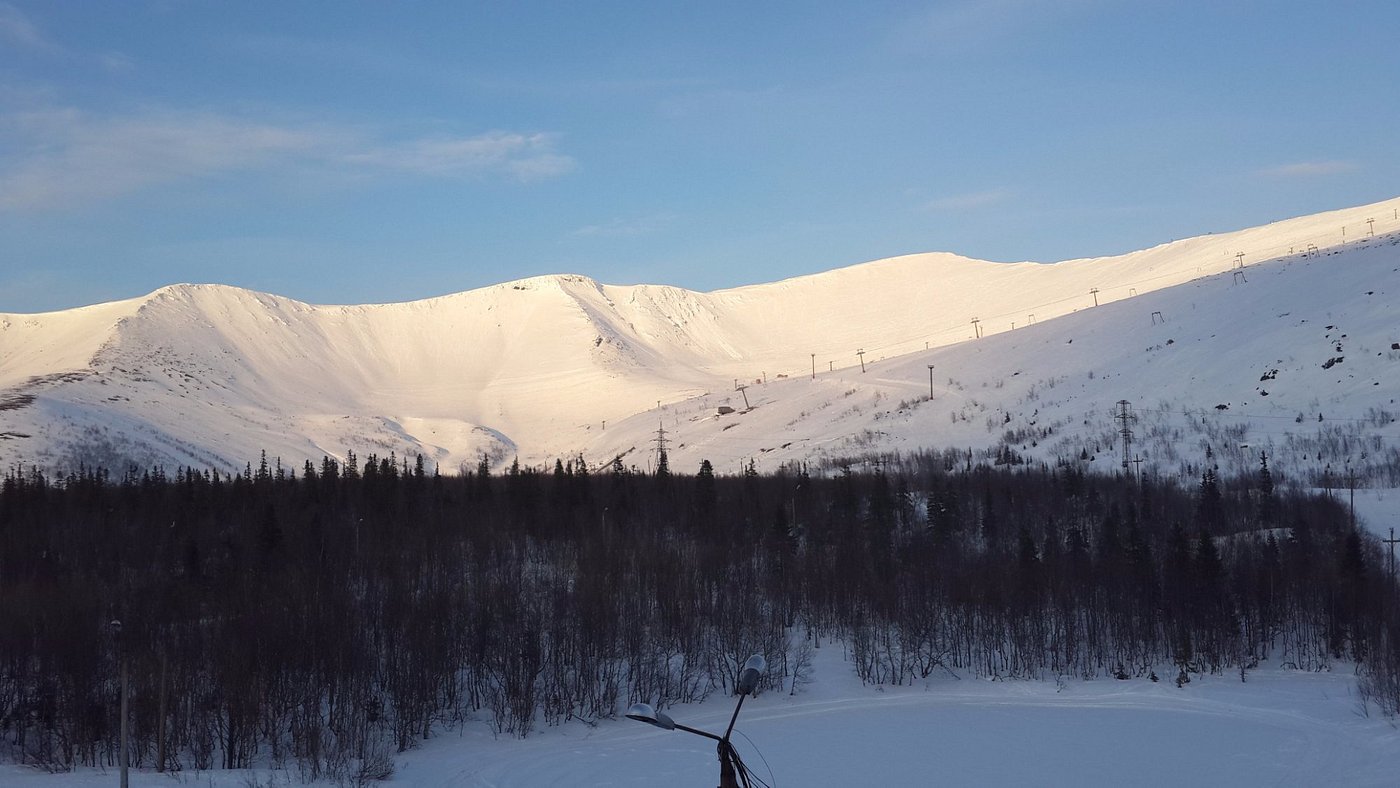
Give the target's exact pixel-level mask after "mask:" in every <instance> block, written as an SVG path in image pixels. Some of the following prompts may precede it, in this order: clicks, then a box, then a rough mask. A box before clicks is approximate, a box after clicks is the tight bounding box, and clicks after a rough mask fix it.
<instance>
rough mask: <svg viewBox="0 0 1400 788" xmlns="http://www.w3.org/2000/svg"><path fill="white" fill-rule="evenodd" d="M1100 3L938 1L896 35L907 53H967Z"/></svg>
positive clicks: (1092, 0)
mask: <svg viewBox="0 0 1400 788" xmlns="http://www.w3.org/2000/svg"><path fill="white" fill-rule="evenodd" d="M1099 1H1100V0H953V1H952V2H946V1H945V2H938V3H934V4H933V5H932V6H931V7H928V8H927V9H925V10H921V11H920V12H919V13H918V14H916V15H914V16H913V17H910V18H906V19H904V20H902V22H901V24H900V26H899V27H898V29H897V30H896V31H895V32H894V34H893V41H894V45H895V47H896V49H898V50H901V51H905V52H928V51H930V50H932V51H942V52H958V53H962V52H967V51H973V50H978V49H980V48H981V47H983V46H985V45H986V44H987V43H989V42H992V41H996V40H1000V39H1005V38H1007V37H1008V36H1011V35H1015V34H1019V33H1021V32H1022V31H1025V30H1035V29H1036V28H1037V27H1039V26H1041V25H1044V24H1046V23H1047V22H1048V21H1051V20H1053V19H1055V18H1057V17H1059V16H1063V15H1066V14H1070V13H1075V12H1078V11H1079V10H1081V9H1083V8H1088V7H1092V6H1094V5H1097V4H1099Z"/></svg>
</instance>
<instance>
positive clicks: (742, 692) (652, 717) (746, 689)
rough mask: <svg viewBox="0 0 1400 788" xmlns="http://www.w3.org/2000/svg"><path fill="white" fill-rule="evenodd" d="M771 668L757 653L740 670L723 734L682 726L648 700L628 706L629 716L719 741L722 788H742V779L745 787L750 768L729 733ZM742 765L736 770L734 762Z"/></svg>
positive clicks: (665, 728)
mask: <svg viewBox="0 0 1400 788" xmlns="http://www.w3.org/2000/svg"><path fill="white" fill-rule="evenodd" d="M767 669H768V661H767V660H765V659H764V658H763V655H762V654H754V655H753V656H752V657H749V658H748V660H747V661H745V662H744V667H743V669H742V670H740V671H739V680H738V681H737V682H735V687H734V688H735V690H737V691H738V693H739V702H738V703H736V704H735V705H734V714H733V716H731V717H730V718H729V727H728V728H725V729H724V735H723V736H716V735H715V734H713V733H710V732H709V731H702V730H700V729H699V728H691V727H689V726H687V725H682V724H680V723H679V722H676V721H675V720H673V719H671V717H670V715H668V714H666V713H665V712H660V711H657V710H656V709H653V708H652V707H651V704H649V703H634V704H632V706H631V707H630V708H628V709H627V719H629V720H636V721H638V722H645V723H646V724H648V725H655V726H656V727H658V728H660V729H662V730H665V731H685V732H686V733H693V734H695V735H696V736H704V737H705V738H707V739H713V740H715V741H716V742H718V744H716V745H715V749H716V750H717V751H718V753H719V788H739V786H740V783H739V780H740V779H742V780H743V785H744V788H748V786H749V775H748V769H746V768H744V762H743V760H741V759H740V758H739V754H738V753H736V752H735V751H734V745H732V744H730V743H729V734H731V733H733V732H734V722H735V721H736V720H738V719H739V709H741V708H743V707H744V698H745V697H746V696H748V695H752V694H753V692H754V690H755V689H757V688H758V680H759V679H760V678H762V676H763V672H764V671H765V670H767ZM736 763H737V764H738V766H739V768H738V770H737V771H736V769H735V764H736Z"/></svg>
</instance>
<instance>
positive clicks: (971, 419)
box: [0, 199, 1400, 471]
mask: <svg viewBox="0 0 1400 788" xmlns="http://www.w3.org/2000/svg"><path fill="white" fill-rule="evenodd" d="M1398 213H1400V199H1397V200H1391V201H1387V202H1384V203H1378V204H1375V205H1369V206H1364V207H1360V208H1353V209H1347V210H1343V211H1335V212H1331V213H1326V214H1319V215H1316V216H1310V217H1304V218H1300V219H1292V220H1288V221H1283V222H1277V223H1275V224H1271V225H1267V226H1264V227H1259V228H1254V229H1249V230H1243V231H1240V232H1233V233H1225V234H1215V235H1207V236H1202V237H1199V238H1193V239H1188V240H1183V241H1176V242H1173V243H1169V244H1164V245H1162V246H1158V247H1155V248H1153V249H1148V250H1145V251H1141V252H1135V253H1131V254H1127V255H1121V256H1117V257H1108V258H1095V259H1084V260H1071V261H1065V262H1060V263H1054V264H1042V263H990V262H984V261H977V260H969V259H966V258H962V257H958V256H955V255H950V254H926V255H912V256H907V257H900V258H893V259H889V260H880V261H875V262H872V263H866V264H863V265H857V266H852V267H849V268H843V269H837V270H834V271H828V272H825V273H821V274H816V275H813V276H806V277H798V278H794V279H788V280H784V281H780V282H775V283H771V284H765V285H756V286H751V287H743V288H736V289H731V290H722V291H716V292H712V293H696V292H691V291H687V290H683V289H680V288H674V287H664V286H653V285H639V286H628V287H621V286H611V285H601V284H598V283H596V282H594V281H592V280H590V279H588V278H586V277H581V276H546V277H536V278H532V279H525V280H520V281H517V282H511V283H506V284H502V285H496V286H493V287H488V288H483V289H480V290H474V291H470V292H466V293H459V294H456V295H451V296H445V297H442V298H435V299H429V300H425V301H417V302H411V303H401V304H379V305H365V306H313V305H309V304H304V303H301V302H297V301H293V300H290V299H286V298H282V297H278V296H274V295H268V294H263V293H255V292H250V291H246V290H241V289H237V288H232V287H225V286H217V285H176V286H172V287H167V288H162V289H161V290H158V291H156V292H154V293H152V294H150V295H148V296H145V297H143V298H138V299H132V300H128V301H120V302H115V303H111V304H102V305H98V306H93V307H86V308H83V309H75V310H68V311H64V312H56V313H47V314H10V315H0V465H4V466H13V465H15V464H26V465H28V464H36V465H39V466H42V467H47V468H50V469H57V470H62V469H69V468H72V467H74V466H76V465H77V464H78V463H80V462H85V463H88V464H93V463H98V464H103V465H107V466H109V467H123V466H125V465H127V464H132V463H134V464H136V465H141V466H145V465H151V464H163V465H165V466H167V467H171V466H175V465H184V464H192V465H196V466H200V467H203V466H214V467H219V468H225V469H229V468H241V467H243V465H244V464H245V463H246V462H248V461H250V460H253V461H256V459H257V457H258V454H259V452H260V451H262V450H266V451H267V453H268V455H269V457H280V458H281V460H282V461H283V462H284V463H286V464H291V465H294V466H299V465H300V464H301V462H302V461H303V460H305V459H308V458H309V459H313V460H319V459H320V457H321V456H322V455H331V456H343V455H344V454H345V452H346V451H347V450H351V451H355V452H356V453H358V454H360V455H362V456H363V455H365V454H368V453H376V454H380V455H387V454H389V453H390V452H395V453H397V454H399V455H400V456H404V455H412V454H414V453H419V452H421V453H422V454H424V455H425V457H426V458H427V459H428V461H429V462H430V463H438V464H440V465H441V466H442V467H443V468H444V469H445V470H449V471H451V470H456V469H457V468H458V467H459V466H460V465H461V464H463V463H466V464H475V463H476V462H477V460H478V459H479V458H480V457H481V456H482V455H483V454H485V455H487V456H489V457H490V458H491V459H492V460H493V461H496V462H501V461H507V462H508V461H509V459H510V458H511V457H514V456H519V457H520V459H521V461H522V462H527V463H529V462H543V461H548V460H552V459H553V458H555V457H560V456H572V455H574V454H576V453H580V452H582V453H584V454H585V456H586V457H587V458H588V459H589V460H590V461H591V462H600V461H607V460H610V459H611V457H612V456H613V455H615V454H617V453H626V454H627V457H628V459H627V461H628V462H629V463H636V464H638V465H639V466H645V465H646V464H647V463H648V462H650V459H649V458H650V457H651V456H652V453H651V451H650V447H651V444H650V443H649V441H650V439H652V438H653V437H654V433H655V431H656V430H657V428H658V426H664V427H665V428H666V429H667V430H669V431H670V434H669V435H668V438H669V440H670V441H671V446H672V461H673V464H674V465H675V466H676V467H678V468H686V469H688V468H689V466H690V465H692V464H695V463H698V461H699V459H700V458H702V457H703V458H709V459H711V460H712V461H714V462H715V463H716V464H717V466H718V467H719V468H720V470H722V471H725V470H735V469H736V468H737V467H738V464H739V463H742V462H747V461H748V460H749V459H750V458H752V459H753V460H754V461H755V462H756V463H757V464H758V465H759V466H760V467H766V466H772V465H775V464H777V463H780V462H785V461H789V460H802V459H814V458H815V459H836V458H839V457H845V456H852V455H859V454H861V453H863V452H868V451H882V450H889V449H897V450H911V449H916V448H921V447H942V446H952V447H967V448H973V449H977V450H984V449H987V448H989V447H995V446H997V445H998V444H1001V443H1005V444H1006V445H1007V446H1010V447H1013V448H1014V449H1015V450H1016V451H1017V452H1018V453H1022V454H1024V455H1026V456H1029V457H1033V458H1038V459H1052V458H1055V457H1063V456H1069V455H1073V456H1075V457H1079V456H1080V455H1081V454H1083V455H1085V456H1093V457H1094V458H1095V461H1100V462H1105V463H1112V462H1117V461H1118V459H1117V458H1116V456H1114V455H1113V451H1114V446H1115V445H1116V444H1115V436H1114V429H1115V427H1116V426H1117V425H1116V423H1115V422H1114V421H1113V419H1112V410H1113V408H1114V407H1115V406H1114V403H1115V402H1117V401H1118V400H1128V401H1130V402H1132V403H1133V406H1134V408H1135V413H1136V415H1137V417H1138V421H1137V422H1135V427H1134V429H1135V430H1137V431H1138V433H1139V437H1140V440H1139V443H1138V444H1137V449H1138V451H1139V452H1141V454H1142V456H1143V457H1144V460H1145V461H1146V462H1148V463H1153V464H1159V465H1161V464H1165V465H1171V464H1173V463H1177V464H1180V463H1185V462H1188V461H1190V460H1192V459H1193V458H1194V453H1195V452H1196V451H1197V450H1198V447H1199V444H1200V443H1201V442H1202V441H1206V442H1212V443H1214V444H1217V445H1216V446H1215V447H1216V448H1217V449H1218V450H1219V449H1221V448H1222V447H1223V446H1224V444H1229V448H1230V451H1232V452H1233V454H1234V456H1235V460H1236V461H1237V462H1241V463H1247V457H1246V455H1247V454H1249V453H1250V451H1252V449H1250V451H1246V448H1248V447H1245V448H1241V447H1242V446H1243V445H1244V444H1248V443H1249V441H1250V440H1255V441H1256V442H1259V441H1261V440H1263V441H1265V442H1267V441H1269V440H1272V441H1273V442H1274V443H1273V444H1271V445H1274V446H1276V447H1282V446H1283V445H1284V443H1285V442H1286V441H1287V440H1288V438H1287V434H1288V433H1289V432H1290V431H1291V432H1297V433H1299V434H1300V435H1301V434H1302V433H1303V432H1304V431H1306V432H1307V434H1308V435H1313V436H1314V438H1309V439H1308V440H1314V441H1317V440H1323V439H1325V438H1326V435H1325V434H1324V433H1325V431H1327V430H1331V431H1333V432H1343V433H1345V434H1346V436H1347V437H1348V439H1349V440H1361V441H1363V442H1364V441H1371V442H1369V443H1366V445H1367V446H1368V447H1372V448H1371V449H1370V453H1371V456H1372V457H1373V458H1374V457H1375V456H1378V455H1377V453H1378V452H1379V453H1380V454H1383V453H1384V452H1385V450H1386V449H1388V447H1389V446H1390V445H1391V444H1392V443H1393V439H1394V438H1395V431H1394V428H1393V427H1390V426H1389V424H1390V422H1388V421H1386V420H1385V417H1384V416H1382V415H1381V414H1380V413H1377V412H1375V411H1385V410H1386V405H1387V403H1388V401H1389V399H1390V397H1392V396H1395V395H1396V394H1397V393H1398V392H1397V389H1400V376H1397V373H1400V361H1397V358H1400V351H1392V350H1391V343H1393V342H1397V341H1400V336H1393V337H1392V336H1391V334H1395V333H1396V330H1395V327H1394V326H1395V321H1394V319H1393V315H1395V314H1400V304H1397V303H1396V300H1395V283H1396V281H1397V279H1396V274H1395V271H1396V268H1397V267H1400V247H1397V246H1396V245H1395V239H1396V237H1397V236H1396V235H1395V233H1397V232H1400V220H1397V219H1396V218H1395V216H1396V215H1397V214H1398ZM1368 219H1373V220H1374V221H1373V222H1370V223H1368V221H1367V220H1368ZM1343 228H1345V238H1346V239H1347V240H1348V242H1347V243H1346V244H1343ZM1371 233H1374V236H1372V235H1371ZM1241 253H1242V254H1241ZM1241 266H1243V269H1242V270H1239V269H1240V267H1241ZM1096 301H1097V303H1098V306H1097V307H1096V306H1095V302H1096ZM1153 312H1160V313H1161V314H1160V315H1158V316H1153V315H1152V313H1153ZM973 318H977V323H976V324H975V325H974V323H973ZM1329 325H1331V326H1335V328H1330V329H1329V328H1326V326H1329ZM977 333H980V334H982V338H980V339H974V335H975V334H977ZM1343 334H1345V336H1342V335H1343ZM925 347H928V348H931V350H928V351H925ZM1338 347H1340V349H1337V348H1338ZM860 350H863V351H865V352H864V354H863V356H864V361H865V364H866V366H867V368H868V372H865V373H862V372H861V367H860V362H861V357H860V356H858V355H857V351H860ZM1336 357H1343V358H1344V360H1343V361H1341V362H1333V364H1331V365H1329V366H1328V367H1327V368H1326V369H1324V368H1323V366H1322V365H1323V364H1325V363H1326V362H1327V361H1328V360H1329V359H1333V358H1336ZM928 364H934V365H935V367H936V369H935V374H934V378H935V381H934V382H935V386H934V392H933V398H932V399H931V400H929V399H928V397H929V375H928V369H927V365H928ZM1275 368H1276V369H1277V372H1272V373H1271V370H1274V369H1275ZM814 369H815V372H816V375H815V380H813V379H811V377H812V373H813V370H814ZM1270 375H1272V376H1270ZM1265 376H1267V377H1266V379H1265V380H1260V378H1261V377H1265ZM736 380H737V381H738V382H740V383H747V384H749V385H750V388H748V389H746V390H745V391H744V392H735V391H734V384H735V382H736ZM756 382H757V383H756ZM1264 391H1267V394H1265V393H1263V392H1264ZM745 396H747V398H748V400H749V403H750V404H752V405H753V406H754V408H753V409H752V410H750V411H748V412H745V410H746V407H745V403H744V397H745ZM658 403H660V408H659V410H658ZM720 405H728V406H731V407H736V408H737V409H738V411H739V412H738V413H736V414H731V415H728V416H724V417H718V416H716V415H715V411H716V408H718V406H720ZM901 405H902V407H901ZM1217 405H1226V406H1227V408H1221V409H1217V408H1216V406H1217ZM1392 410H1393V408H1392ZM1188 411H1190V413H1188ZM1197 411H1199V412H1197ZM1300 414H1301V415H1302V416H1303V417H1304V419H1303V421H1302V422H1300V421H1297V420H1296V419H1297V417H1298V416H1299V415H1300ZM1318 416H1321V417H1322V420H1321V421H1318V420H1317V417H1318ZM1363 422H1364V424H1363ZM1241 425H1242V426H1241ZM1265 427H1267V428H1268V429H1264V428H1265ZM1241 430H1243V432H1241ZM1373 437H1374V438H1375V439H1376V440H1378V441H1379V442H1375V441H1373V440H1372V438H1373ZM1299 440H1303V439H1301V438H1300V439H1299ZM1303 446H1304V443H1296V445H1294V446H1293V454H1295V455H1296V456H1297V457H1298V458H1299V459H1298V462H1300V463H1303V464H1304V465H1305V466H1306V465H1307V464H1308V463H1312V462H1313V460H1314V459H1316V458H1317V457H1320V456H1324V454H1325V452H1320V450H1319V446H1320V445H1319V446H1314V445H1313V444H1307V446H1310V447H1312V448H1310V449H1308V450H1307V451H1305V450H1304V448H1301V447H1303ZM1321 448H1322V449H1325V447H1321ZM1350 448H1351V449H1352V453H1353V454H1358V452H1357V451H1356V450H1355V447H1350ZM1304 454H1309V458H1308V459H1307V460H1303V459H1302V457H1303V455H1304ZM1356 461H1357V462H1361V461H1362V460H1360V459H1359V458H1358V459H1357V460H1356Z"/></svg>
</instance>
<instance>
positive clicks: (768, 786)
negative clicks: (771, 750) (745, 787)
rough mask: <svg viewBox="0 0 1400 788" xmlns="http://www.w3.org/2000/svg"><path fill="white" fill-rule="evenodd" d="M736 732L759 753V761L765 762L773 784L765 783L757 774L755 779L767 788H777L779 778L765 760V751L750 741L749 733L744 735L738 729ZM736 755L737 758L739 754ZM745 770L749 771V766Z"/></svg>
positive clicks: (736, 752)
mask: <svg viewBox="0 0 1400 788" xmlns="http://www.w3.org/2000/svg"><path fill="white" fill-rule="evenodd" d="M734 732H735V733H737V734H739V735H740V736H743V737H744V741H746V742H748V743H749V746H750V747H752V748H753V751H754V752H756V753H758V759H759V760H761V761H763V767H764V768H765V769H767V770H768V779H770V780H772V781H773V782H772V783H766V782H764V781H763V778H762V777H759V776H758V775H756V774H755V775H753V778H754V779H755V780H757V781H758V782H759V784H761V785H763V786H765V787H766V788H777V785H778V778H777V776H776V775H774V774H773V767H772V766H769V765H768V759H767V758H765V757H763V750H760V749H758V745H757V744H754V743H753V739H750V738H749V735H748V734H747V733H744V732H743V731H741V730H738V729H737V728H736V729H735V731H734ZM735 754H736V756H737V754H738V751H737V750H736V751H735ZM744 769H745V770H747V769H748V766H745V767H744Z"/></svg>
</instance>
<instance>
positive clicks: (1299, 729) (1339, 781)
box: [0, 644, 1400, 788]
mask: <svg viewBox="0 0 1400 788" xmlns="http://www.w3.org/2000/svg"><path fill="white" fill-rule="evenodd" d="M814 664H815V673H814V675H813V682H812V683H811V684H808V685H806V686H805V687H802V688H801V689H800V690H799V692H798V694H797V695H796V696H791V695H788V694H787V693H786V692H768V693H765V694H763V695H761V696H759V697H757V698H754V699H751V700H749V701H747V702H746V703H745V706H744V709H743V712H742V713H741V715H740V718H739V725H738V726H737V729H738V730H740V731H742V732H743V734H745V735H744V736H740V735H738V734H736V735H735V737H734V738H735V740H736V743H737V747H738V749H739V752H740V754H741V756H742V757H743V758H744V760H745V761H746V762H747V763H748V765H749V767H750V769H752V770H753V772H754V773H755V774H756V775H758V776H760V777H762V778H763V779H765V780H767V781H768V782H769V783H771V784H774V785H777V786H811V785H843V786H853V785H870V786H873V785H887V786H902V785H908V786H924V785H1066V786H1070V785H1073V786H1081V785H1103V786H1123V785H1191V786H1206V785H1220V786H1227V785H1228V786H1244V785H1395V784H1396V780H1397V775H1398V774H1400V728H1397V726H1396V724H1395V722H1394V721H1392V720H1387V719H1385V718H1383V717H1380V716H1379V715H1378V714H1376V713H1375V712H1374V709H1372V710H1371V714H1370V715H1368V714H1367V712H1366V710H1365V708H1364V707H1363V705H1362V704H1361V703H1360V702H1359V700H1358V698H1357V696H1356V691H1355V683H1356V680H1355V676H1354V675H1353V674H1352V673H1351V671H1350V669H1349V668H1343V667H1339V668H1338V670H1337V672H1334V673H1312V674H1309V673H1297V672H1293V671H1286V670H1279V669H1277V668H1275V667H1263V668H1261V669H1259V670H1257V671H1253V672H1251V673H1250V674H1249V675H1248V681H1247V682H1246V683H1243V684H1242V683H1240V679H1239V675H1238V674H1233V675H1231V674H1227V675H1224V676H1205V677H1202V676H1196V677H1195V678H1194V680H1193V681H1192V682H1191V683H1190V684H1189V685H1187V686H1186V687H1185V688H1184V689H1178V688H1177V687H1176V686H1175V684H1174V683H1173V682H1171V681H1169V680H1167V677H1165V675H1164V678H1163V680H1162V681H1161V682H1158V683H1155V684H1154V683H1152V682H1150V681H1148V680H1146V679H1134V680H1129V681H1113V680H1096V681H1089V682H1084V681H1078V680H1067V681H1066V682H1064V683H1063V684H1062V685H1057V683H1056V682H1055V681H1044V682H1024V681H1010V682H990V681H982V680H976V679H972V678H964V679H962V680H958V679H955V678H953V677H951V676H947V675H944V676H940V677H936V678H933V679H932V680H930V681H928V682H927V683H923V684H918V685H915V686H912V687H893V688H890V687H886V688H883V689H882V688H877V687H862V686H861V685H860V683H859V682H858V681H857V680H856V679H855V678H854V676H853V675H852V673H851V671H850V669H849V668H848V667H847V666H846V665H845V663H844V661H843V655H842V653H841V649H840V645H839V644H828V645H827V646H826V647H825V648H823V649H821V650H820V651H819V652H817V656H816V659H815V663H814ZM732 709H733V704H732V703H731V702H730V700H729V699H727V698H720V697H716V698H712V699H711V700H710V701H708V702H706V703H703V704H697V705H692V706H681V707H676V708H674V709H671V710H670V711H671V713H672V716H674V717H675V718H676V720H677V721H678V722H681V723H682V724H687V725H690V726H692V727H698V728H702V729H707V730H716V731H722V730H723V728H724V725H725V724H726V722H727V721H728V718H729V714H730V712H731V711H732ZM746 737H747V738H746ZM760 751H761V753H762V756H760V754H759V752H760ZM765 759H766V761H767V765H765V763H764V760H765ZM770 767H771V776H770V772H769V769H770ZM116 776H117V775H116V770H115V769H113V770H108V771H107V772H105V773H103V772H96V771H91V770H88V771H81V772H78V773H75V774H68V775H46V774H41V773H37V772H34V771H32V770H27V769H22V768H19V767H15V766H4V767H0V784H3V785H6V786H16V787H17V788H53V787H55V786H68V785H77V786H88V785H93V786H96V785H103V786H106V785H113V784H115V782H116ZM289 783H290V784H296V783H297V779H296V776H295V771H292V772H291V773H284V772H272V771H253V772H244V771H239V772H201V773H194V772H187V773H183V774H180V775H178V776H175V777H169V776H161V775H156V774H152V773H139V774H133V776H132V784H133V785H137V786H162V785H193V786H252V785H286V784H289ZM717 783H718V767H717V763H716V760H715V753H714V748H713V747H712V746H710V742H709V741H708V740H706V739H702V738H699V737H696V736H692V735H690V734H686V733H682V732H679V731H678V732H666V731H661V730H657V729H655V728H651V727H648V726H646V725H643V724H641V723H637V722H632V721H630V720H626V719H621V718H619V719H618V720H616V721H604V722H601V723H599V724H597V725H596V726H591V727H590V726H588V725H585V724H582V723H578V722H574V723H570V724H567V725H563V726H560V727H557V728H546V729H544V730H542V731H539V732H537V733H535V734H532V735H531V736H530V737H529V738H527V739H524V740H518V739H496V738H494V737H493V736H492V735H491V732H490V730H489V729H488V727H487V726H486V724H485V723H481V724H480V725H478V726H475V727H472V726H469V727H468V728H466V729H465V730H462V731H454V732H452V733H448V734H446V735H443V736H440V737H438V738H436V739H433V740H430V741H427V742H425V743H424V746H423V747H422V748H421V749H419V750H416V751H413V752H410V753H407V754H405V755H403V756H400V757H399V758H398V766H397V771H396V774H395V776H394V778H393V779H392V780H391V781H389V782H388V783H386V784H387V785H402V786H453V785H460V786H536V785H598V786H603V785H608V786H627V785H637V786H643V785H647V786H650V785H667V786H714V785H716V784H717Z"/></svg>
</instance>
